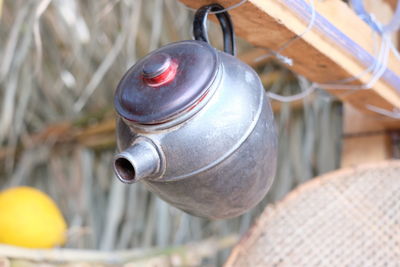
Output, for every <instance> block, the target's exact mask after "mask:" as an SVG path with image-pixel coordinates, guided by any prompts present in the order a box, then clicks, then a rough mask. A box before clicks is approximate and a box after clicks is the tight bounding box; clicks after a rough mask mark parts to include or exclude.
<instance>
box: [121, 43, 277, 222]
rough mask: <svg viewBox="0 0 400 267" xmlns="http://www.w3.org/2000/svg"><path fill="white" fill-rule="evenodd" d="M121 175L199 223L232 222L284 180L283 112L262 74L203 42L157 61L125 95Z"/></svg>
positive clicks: (152, 58) (128, 82) (131, 75)
mask: <svg viewBox="0 0 400 267" xmlns="http://www.w3.org/2000/svg"><path fill="white" fill-rule="evenodd" d="M114 102H115V107H116V110H117V112H118V114H119V115H120V117H119V118H118V122H117V144H118V149H119V150H120V151H121V152H120V153H118V154H117V155H116V156H115V159H114V169H115V172H116V174H117V177H118V178H119V179H120V180H121V181H123V182H125V183H134V182H138V181H140V182H142V183H144V184H145V185H146V187H147V188H148V189H149V190H150V191H152V192H154V193H155V194H157V195H158V196H159V197H160V198H162V199H163V200H165V201H166V202H168V203H170V204H172V205H173V206H175V207H177V208H179V209H181V210H183V211H185V212H187V213H190V214H193V215H196V216H201V217H207V218H211V219H222V218H231V217H235V216H238V215H240V214H243V213H244V212H246V211H247V210H249V209H250V208H252V207H254V206H255V205H256V204H257V203H258V202H260V201H261V199H262V198H263V197H264V196H265V194H266V193H267V191H268V189H269V188H270V186H271V184H272V182H273V178H274V176H275V170H276V160H277V137H276V132H275V125H274V119H273V112H272V109H271V106H270V104H269V101H268V99H267V96H266V94H265V92H264V88H263V86H262V84H261V81H260V79H259V77H258V75H257V73H256V72H255V71H254V70H253V69H252V68H251V67H249V66H248V65H246V64H245V63H243V62H241V61H240V60H238V59H237V58H236V57H234V56H232V55H229V54H228V53H225V52H221V51H218V50H216V49H215V48H213V47H211V46H210V45H209V44H208V43H207V42H203V41H197V40H194V41H181V42H177V43H172V44H168V45H166V46H164V47H162V48H160V49H158V50H156V51H153V52H152V53H150V54H149V55H147V56H146V57H145V58H143V59H141V60H140V61H139V62H138V63H136V64H135V65H134V66H133V67H132V68H131V69H129V70H128V72H127V73H126V74H125V76H124V77H123V78H122V80H121V82H120V83H119V85H118V88H117V90H116V93H115V100H114Z"/></svg>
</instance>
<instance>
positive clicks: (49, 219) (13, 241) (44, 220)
mask: <svg viewBox="0 0 400 267" xmlns="http://www.w3.org/2000/svg"><path fill="white" fill-rule="evenodd" d="M65 234H66V223H65V221H64V218H63V216H62V214H61V212H60V210H59V209H58V207H57V206H56V204H55V203H54V201H53V200H52V199H51V198H50V197H49V196H47V195H46V194H44V193H42V192H40V191H39V190H37V189H34V188H31V187H15V188H10V189H7V190H5V191H3V192H0V243H3V244H9V245H15V246H21V247H27V248H51V247H54V246H58V245H62V244H64V242H65Z"/></svg>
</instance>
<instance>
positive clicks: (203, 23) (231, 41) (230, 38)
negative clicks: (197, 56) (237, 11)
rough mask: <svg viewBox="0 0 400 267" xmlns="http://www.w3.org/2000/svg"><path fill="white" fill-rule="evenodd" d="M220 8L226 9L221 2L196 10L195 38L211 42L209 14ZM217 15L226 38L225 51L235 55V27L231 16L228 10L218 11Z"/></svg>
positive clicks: (194, 22)
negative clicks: (208, 25)
mask: <svg viewBox="0 0 400 267" xmlns="http://www.w3.org/2000/svg"><path fill="white" fill-rule="evenodd" d="M219 10H224V7H223V6H221V5H220V4H211V5H207V6H203V7H201V8H199V9H198V10H197V11H196V14H195V15H194V21H193V35H194V39H195V40H198V41H203V42H207V43H210V41H209V40H208V34H207V15H208V13H210V12H212V11H219ZM215 15H216V16H217V18H218V21H219V24H220V25H221V29H222V34H223V38H224V51H225V52H226V53H228V54H231V55H232V56H235V55H236V47H235V46H236V44H235V31H234V29H233V24H232V20H231V16H230V15H229V13H228V12H226V11H225V12H222V13H217V14H215Z"/></svg>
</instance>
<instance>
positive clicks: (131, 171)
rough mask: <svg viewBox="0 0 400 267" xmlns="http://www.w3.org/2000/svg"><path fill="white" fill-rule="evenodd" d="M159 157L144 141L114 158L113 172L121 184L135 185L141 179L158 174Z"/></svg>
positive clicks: (153, 146) (136, 143)
mask: <svg viewBox="0 0 400 267" xmlns="http://www.w3.org/2000/svg"><path fill="white" fill-rule="evenodd" d="M160 169H161V157H160V153H159V151H158V149H157V148H156V146H155V145H154V144H153V143H152V142H151V141H147V140H145V139H141V140H137V141H136V142H135V143H134V144H133V145H132V146H130V147H128V148H127V149H126V150H124V151H122V152H120V153H118V154H117V155H116V156H115V157H114V171H115V173H116V175H117V177H118V179H120V180H121V181H122V182H124V183H128V184H131V183H135V182H137V181H139V180H141V179H145V178H150V177H151V178H154V176H155V175H157V174H159V173H160Z"/></svg>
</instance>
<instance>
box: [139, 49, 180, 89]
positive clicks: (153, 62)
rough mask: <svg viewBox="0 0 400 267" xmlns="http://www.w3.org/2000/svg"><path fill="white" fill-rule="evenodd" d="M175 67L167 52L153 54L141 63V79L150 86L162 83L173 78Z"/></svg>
mask: <svg viewBox="0 0 400 267" xmlns="http://www.w3.org/2000/svg"><path fill="white" fill-rule="evenodd" d="M177 67H178V66H177V64H176V63H175V62H174V61H173V60H172V59H171V57H170V56H169V55H168V54H166V53H157V54H154V55H152V56H151V57H150V58H149V59H148V60H147V61H146V63H145V64H144V65H143V70H142V72H143V79H144V81H145V82H146V84H148V85H150V86H152V87H156V86H161V85H164V84H166V83H168V82H170V81H171V80H173V79H174V77H175V75H176V70H177Z"/></svg>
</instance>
